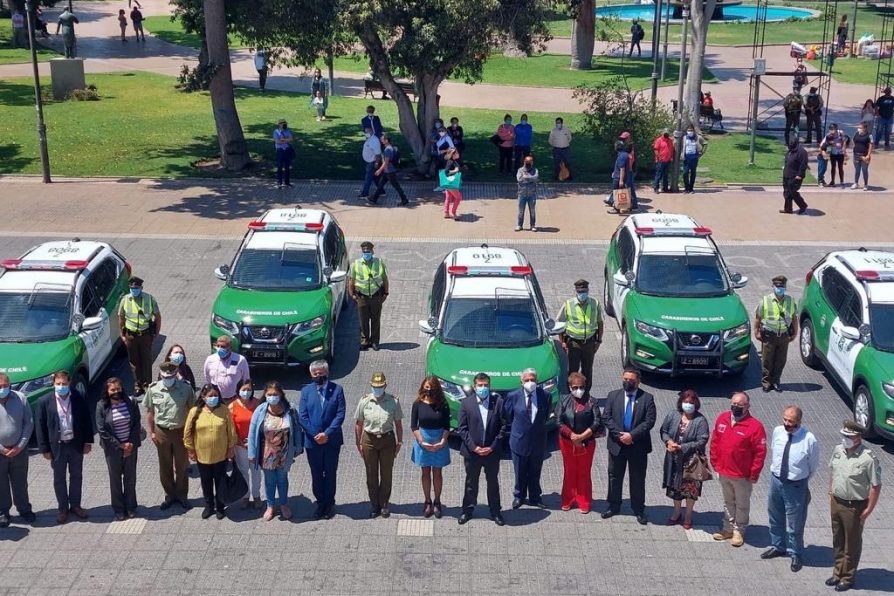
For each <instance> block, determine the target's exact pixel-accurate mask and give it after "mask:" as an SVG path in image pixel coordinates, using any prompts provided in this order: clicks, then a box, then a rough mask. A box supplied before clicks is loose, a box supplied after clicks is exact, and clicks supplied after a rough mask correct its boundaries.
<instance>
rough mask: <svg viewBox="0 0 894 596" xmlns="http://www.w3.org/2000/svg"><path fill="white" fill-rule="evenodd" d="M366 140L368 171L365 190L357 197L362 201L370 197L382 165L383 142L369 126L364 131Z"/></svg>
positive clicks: (364, 153) (364, 180) (366, 172)
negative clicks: (376, 173) (377, 171)
mask: <svg viewBox="0 0 894 596" xmlns="http://www.w3.org/2000/svg"><path fill="white" fill-rule="evenodd" d="M363 134H364V135H366V140H365V141H364V142H363V161H364V163H365V164H366V171H365V173H364V175H363V189H362V190H361V191H360V194H358V195H357V196H358V197H359V198H361V199H366V198H368V197H369V189H370V187H371V186H372V184H373V182H374V181H375V182H378V181H377V180H375V172H376V168H378V167H379V164H381V163H382V142H381V141H379V137H377V136H376V135H375V134H373V129H372V127H369V126H367V127H366V128H364V129H363Z"/></svg>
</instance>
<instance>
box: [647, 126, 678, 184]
mask: <svg viewBox="0 0 894 596" xmlns="http://www.w3.org/2000/svg"><path fill="white" fill-rule="evenodd" d="M652 150H653V151H654V152H655V180H654V181H653V182H652V190H654V191H655V193H656V194H661V193H662V192H667V191H668V190H669V189H668V185H667V174H668V172H669V171H670V168H671V163H672V162H673V161H674V141H673V139H671V136H670V130H668V129H666V128H665V129H664V131H663V132H662V133H661V136H659V137H658V138H657V139H655V142H654V143H652ZM659 182H660V183H661V186H659V185H658V184H659Z"/></svg>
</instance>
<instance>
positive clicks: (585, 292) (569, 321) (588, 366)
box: [556, 279, 602, 394]
mask: <svg viewBox="0 0 894 596" xmlns="http://www.w3.org/2000/svg"><path fill="white" fill-rule="evenodd" d="M574 292H575V293H576V294H577V297H576V298H571V299H569V300H567V301H566V302H565V304H563V305H562V310H560V311H559V314H558V316H556V320H557V321H565V332H564V333H563V334H562V347H563V348H565V351H566V352H567V353H568V374H571V373H575V372H579V373H581V374H583V375H584V378H586V392H587V394H589V393H590V389H591V388H592V387H593V382H592V380H591V378H592V376H593V359H594V358H595V357H596V351H597V350H598V349H599V346H600V345H602V311H601V309H600V308H599V301H597V300H596V299H595V298H593V297H591V296H590V293H589V292H590V282H588V281H587V280H585V279H579V280H577V281H576V282H574Z"/></svg>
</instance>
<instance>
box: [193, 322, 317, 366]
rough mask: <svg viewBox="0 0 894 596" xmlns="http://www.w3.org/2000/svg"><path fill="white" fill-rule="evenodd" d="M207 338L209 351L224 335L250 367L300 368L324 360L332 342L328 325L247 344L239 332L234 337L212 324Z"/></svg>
mask: <svg viewBox="0 0 894 596" xmlns="http://www.w3.org/2000/svg"><path fill="white" fill-rule="evenodd" d="M210 335H211V346H212V349H213V347H214V345H215V343H216V342H217V340H218V338H219V337H220V336H222V335H227V336H229V337H230V338H231V339H232V340H233V351H235V352H238V353H240V354H242V355H243V356H245V359H246V360H248V361H249V363H251V364H259V365H265V366H300V365H302V364H308V363H310V362H313V361H314V360H319V359H322V358H325V357H326V356H327V355H328V354H329V353H330V348H331V346H330V342H331V341H332V339H331V337H330V335H329V325H323V326H322V327H320V328H318V329H314V330H313V331H309V332H308V333H306V334H303V335H299V336H294V335H289V334H283V337H282V338H273V339H271V340H268V341H258V340H253V341H246V338H245V337H244V334H243V333H241V329H240V334H239V336H238V337H234V336H233V335H232V334H230V333H227V332H226V331H224V330H223V329H221V328H220V327H217V326H216V325H215V324H214V323H211V326H210Z"/></svg>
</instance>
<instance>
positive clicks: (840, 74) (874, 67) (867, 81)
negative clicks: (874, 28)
mask: <svg viewBox="0 0 894 596" xmlns="http://www.w3.org/2000/svg"><path fill="white" fill-rule="evenodd" d="M810 63H811V64H813V66H815V67H816V68H819V67H820V62H819V60H811V61H810ZM878 67H879V61H878V60H870V59H869V58H854V59H851V58H836V59H835V64H834V65H833V66H832V78H833V79H835V81H837V82H839V83H855V84H859V85H873V86H874V85H875V77H876V75H877V74H878ZM882 69H883V70H882V74H884V73H887V72H888V64H887V62H885V63H883V64H882ZM891 74H892V75H894V70H892V71H891ZM891 80H892V82H894V77H892V79H891Z"/></svg>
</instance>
